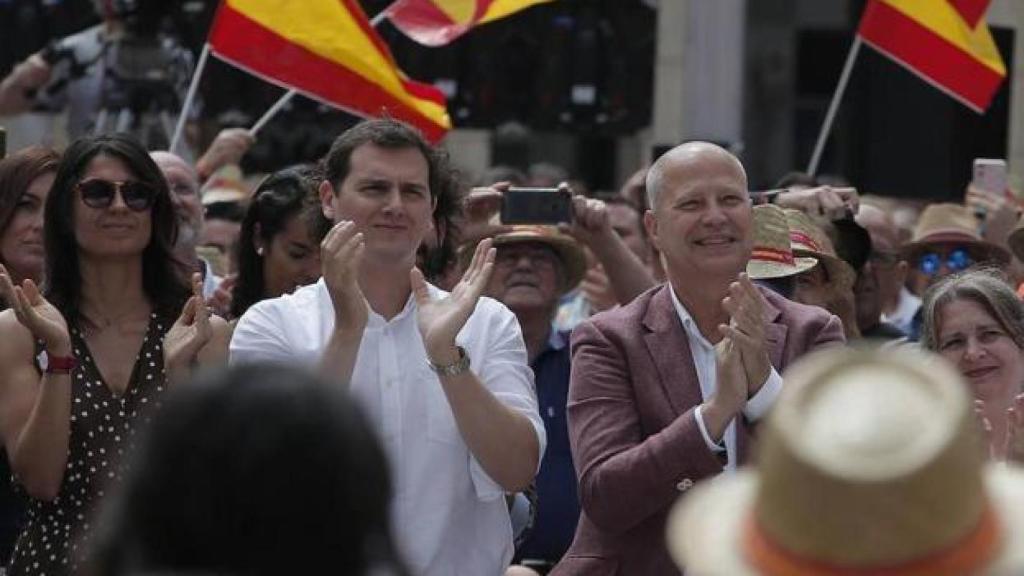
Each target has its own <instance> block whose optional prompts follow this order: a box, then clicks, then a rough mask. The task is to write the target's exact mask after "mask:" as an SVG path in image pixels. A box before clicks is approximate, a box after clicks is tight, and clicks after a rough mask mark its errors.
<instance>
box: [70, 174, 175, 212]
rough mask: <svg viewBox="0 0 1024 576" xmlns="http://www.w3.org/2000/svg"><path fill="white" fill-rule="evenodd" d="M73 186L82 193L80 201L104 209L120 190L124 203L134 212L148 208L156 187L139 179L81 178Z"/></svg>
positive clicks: (154, 195)
mask: <svg viewBox="0 0 1024 576" xmlns="http://www.w3.org/2000/svg"><path fill="white" fill-rule="evenodd" d="M75 188H76V189H77V190H78V193H79V194H81V195H82V202H83V203H85V205H86V206H88V207H89V208H94V209H96V210H104V209H106V208H109V207H110V205H111V204H113V203H114V196H115V195H116V194H117V192H118V190H120V191H121V200H122V201H123V202H124V205H125V206H127V207H128V208H129V209H130V210H133V211H135V212H142V211H145V210H148V209H149V208H150V207H152V206H153V202H154V201H155V200H156V193H157V191H156V188H154V187H153V186H150V185H149V184H146V183H145V182H139V181H131V180H129V181H125V182H111V181H110V180H100V179H93V180H83V181H82V182H79V183H78V184H77V185H76V186H75Z"/></svg>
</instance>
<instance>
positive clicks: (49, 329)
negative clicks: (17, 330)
mask: <svg viewBox="0 0 1024 576" xmlns="http://www.w3.org/2000/svg"><path fill="white" fill-rule="evenodd" d="M0 297H2V298H3V299H4V301H6V302H7V305H8V306H10V307H11V309H12V310H13V311H14V315H15V317H17V318H18V322H20V323H21V324H22V326H24V327H25V328H28V330H29V331H30V332H32V336H33V337H35V338H37V339H39V340H42V341H43V343H44V344H45V346H46V350H47V352H49V353H52V354H57V355H59V356H68V355H69V354H70V350H71V336H70V335H69V333H68V324H67V322H66V321H65V320H64V316H63V315H62V314H61V313H60V311H59V310H57V308H56V307H55V306H54V305H53V304H50V303H49V302H48V301H47V300H46V298H43V295H42V294H40V293H39V288H38V287H37V286H36V284H35V282H33V281H32V280H24V281H23V282H22V283H21V285H20V286H15V285H14V283H13V281H12V280H11V276H10V273H8V272H7V269H6V268H4V267H3V265H0Z"/></svg>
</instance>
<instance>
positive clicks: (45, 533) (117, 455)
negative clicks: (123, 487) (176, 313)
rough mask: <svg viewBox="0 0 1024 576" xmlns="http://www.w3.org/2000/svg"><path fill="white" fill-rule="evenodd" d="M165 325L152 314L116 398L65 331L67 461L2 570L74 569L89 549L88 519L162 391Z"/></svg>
mask: <svg viewBox="0 0 1024 576" xmlns="http://www.w3.org/2000/svg"><path fill="white" fill-rule="evenodd" d="M165 325H168V327H169V323H164V322H162V321H160V320H158V319H157V317H156V316H155V315H154V316H153V317H152V318H151V320H150V323H149V327H148V328H147V330H146V336H145V338H144V340H143V343H142V348H141V350H140V351H139V356H138V357H137V358H136V360H135V367H134V369H133V370H132V375H131V378H130V379H129V382H128V388H127V389H126V390H125V393H124V395H123V396H116V395H114V393H113V392H111V390H110V388H108V387H107V385H106V384H105V383H104V382H103V378H102V376H101V375H100V373H99V370H98V369H97V368H96V364H95V361H94V360H93V358H92V354H91V353H90V352H89V350H88V347H87V346H86V344H85V340H84V339H83V338H82V334H81V332H80V331H79V330H78V329H77V328H72V329H71V342H72V345H73V347H74V353H75V357H76V358H77V359H78V362H79V364H78V367H77V368H75V370H74V371H73V372H72V374H71V383H72V389H71V436H70V439H69V450H68V463H67V468H66V469H65V471H64V479H63V482H62V483H61V487H60V492H59V493H58V495H57V498H56V499H55V500H54V501H53V502H43V501H40V500H32V501H31V503H30V505H29V514H28V522H27V524H26V526H25V529H24V530H23V531H22V533H21V536H20V537H19V538H18V543H17V545H16V546H15V548H14V556H13V557H12V559H11V564H10V568H9V569H8V572H7V574H8V575H10V576H22V575H31V576H36V575H40V576H42V575H46V576H52V575H63V574H74V573H76V571H77V570H78V568H79V565H78V563H79V562H80V561H81V559H82V558H81V556H82V555H83V553H85V552H86V550H87V549H88V546H89V535H90V529H91V528H92V526H91V524H90V522H92V521H93V516H94V515H95V513H96V511H97V510H98V508H99V505H100V504H101V502H102V500H103V497H104V496H105V495H106V494H107V493H108V492H109V491H110V490H111V488H112V487H113V485H114V484H116V483H120V481H121V478H122V476H123V474H124V468H123V466H122V464H121V459H122V456H124V454H126V453H127V452H128V451H129V449H130V448H131V446H132V440H133V437H134V435H135V432H136V428H137V426H138V425H140V424H144V423H145V422H148V421H149V417H148V414H149V411H150V410H151V409H153V408H156V407H158V406H159V403H158V402H157V400H158V399H159V397H160V395H161V394H162V393H163V391H164V388H165V382H166V376H165V374H164V370H163V348H162V346H161V343H162V340H163V335H164V333H165V330H164V328H165Z"/></svg>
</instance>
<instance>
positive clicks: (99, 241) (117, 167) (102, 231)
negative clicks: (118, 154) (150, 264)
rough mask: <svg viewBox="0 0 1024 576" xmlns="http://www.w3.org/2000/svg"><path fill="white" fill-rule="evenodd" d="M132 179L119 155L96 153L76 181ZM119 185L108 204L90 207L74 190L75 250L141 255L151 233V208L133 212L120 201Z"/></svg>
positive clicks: (88, 253)
mask: <svg viewBox="0 0 1024 576" xmlns="http://www.w3.org/2000/svg"><path fill="white" fill-rule="evenodd" d="M88 180H105V181H108V182H134V181H137V180H138V177H137V176H136V175H135V174H134V173H132V171H131V170H129V169H128V166H127V165H126V164H125V163H124V162H123V161H121V160H120V159H119V158H115V157H112V156H106V155H103V154H100V155H98V156H96V157H95V158H93V159H92V160H91V161H89V164H88V165H87V166H86V168H85V170H84V171H83V173H82V177H81V178H79V180H78V181H79V182H85V181H88ZM123 194H124V192H123V188H121V189H119V190H118V192H117V193H116V194H115V195H114V198H113V201H112V202H111V204H110V206H108V207H106V208H90V207H89V206H87V205H86V204H85V203H84V202H83V201H82V196H81V192H79V191H75V202H74V228H75V239H76V241H77V243H78V249H79V251H80V252H81V253H82V254H83V255H86V256H92V257H119V256H141V255H142V252H143V251H144V250H145V249H146V246H148V245H149V242H150V237H151V235H152V208H148V209H146V210H142V211H135V210H131V209H130V208H128V206H127V205H125V202H124V196H123Z"/></svg>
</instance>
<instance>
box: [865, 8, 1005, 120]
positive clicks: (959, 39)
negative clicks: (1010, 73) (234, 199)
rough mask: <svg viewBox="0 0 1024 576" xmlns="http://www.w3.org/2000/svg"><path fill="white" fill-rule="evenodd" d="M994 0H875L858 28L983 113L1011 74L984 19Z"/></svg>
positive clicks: (876, 46) (872, 42)
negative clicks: (1007, 75) (1004, 79)
mask: <svg viewBox="0 0 1024 576" xmlns="http://www.w3.org/2000/svg"><path fill="white" fill-rule="evenodd" d="M987 7H988V0H869V2H868V6H867V8H866V9H865V10H864V17H863V18H861V21H860V29H859V30H858V31H857V33H858V34H859V35H860V37H861V39H862V40H863V41H864V42H865V43H866V44H868V45H869V46H871V47H872V48H874V49H875V50H878V51H879V52H881V53H882V54H885V55H886V56H888V57H890V58H892V59H893V60H895V61H896V62H898V63H900V64H901V65H903V66H904V67H905V68H907V69H908V70H910V71H911V72H913V73H915V74H917V75H918V76H921V77H922V78H923V79H924V80H925V81H927V82H929V83H931V84H932V85H934V86H935V87H936V88H938V89H940V90H942V91H943V92H946V93H947V94H949V95H950V96H952V97H953V98H956V99H957V100H959V101H960V102H963V103H964V104H965V105H966V106H967V107H969V108H971V109H972V110H974V111H975V112H978V113H979V114H980V113H982V112H984V111H985V109H986V108H988V105H989V103H990V102H991V101H992V97H993V96H994V95H995V93H996V91H997V90H998V89H999V85H1000V84H1001V83H1002V81H1003V78H1005V77H1006V66H1005V65H1004V64H1003V59H1002V57H1000V55H999V50H998V48H997V47H996V43H995V41H994V40H993V39H992V32H991V31H990V30H989V29H988V26H987V25H986V24H985V22H984V20H983V18H982V17H983V16H984V13H985V9H986V8H987Z"/></svg>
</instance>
